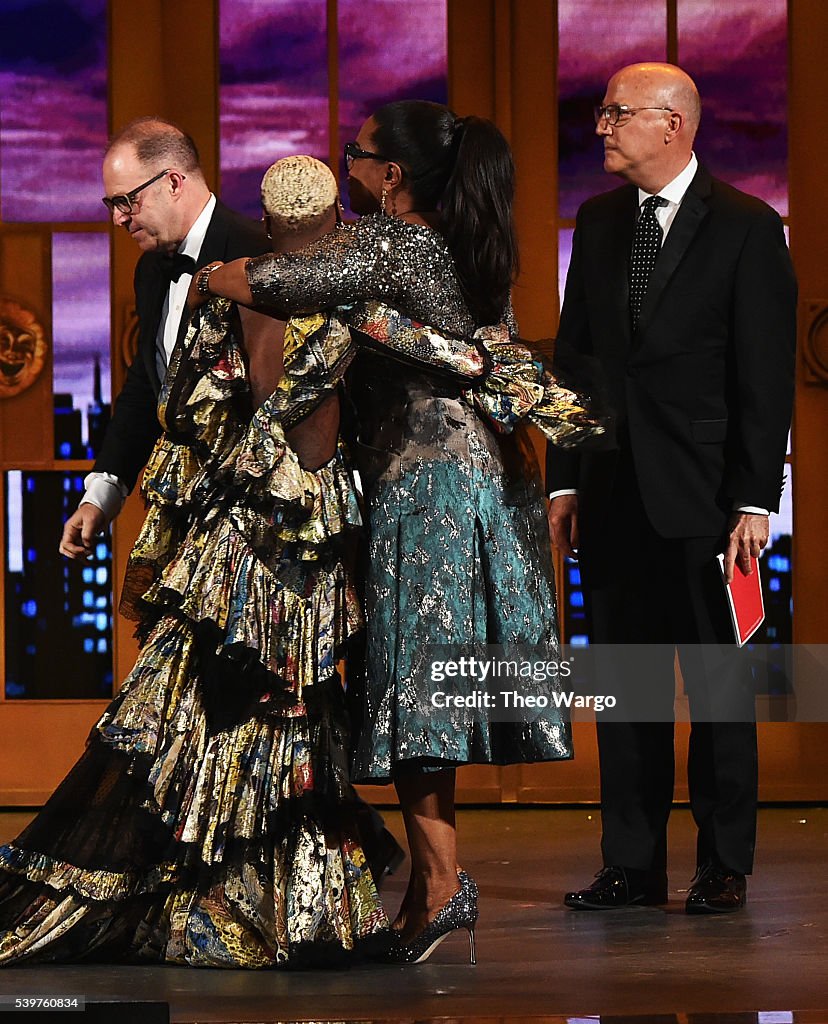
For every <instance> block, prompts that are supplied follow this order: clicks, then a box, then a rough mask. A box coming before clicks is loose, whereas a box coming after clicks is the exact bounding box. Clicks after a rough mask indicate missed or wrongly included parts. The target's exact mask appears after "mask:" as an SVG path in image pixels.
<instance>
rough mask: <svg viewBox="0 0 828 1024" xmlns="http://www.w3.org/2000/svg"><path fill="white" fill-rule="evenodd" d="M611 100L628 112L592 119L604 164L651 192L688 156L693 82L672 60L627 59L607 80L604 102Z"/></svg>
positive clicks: (694, 125)
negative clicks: (613, 117) (632, 61)
mask: <svg viewBox="0 0 828 1024" xmlns="http://www.w3.org/2000/svg"><path fill="white" fill-rule="evenodd" d="M613 105H615V106H618V107H622V108H627V110H628V113H622V115H621V116H620V117H619V118H618V121H617V123H616V124H610V123H609V120H608V119H607V118H602V119H601V120H600V121H599V123H598V126H597V128H596V132H597V134H598V135H600V136H601V137H602V138H603V140H604V169H605V170H606V171H608V172H609V173H611V174H618V175H620V176H621V177H622V178H625V179H626V180H627V181H630V182H632V183H633V184H635V185H638V186H639V188H642V189H644V190H645V191H647V192H651V193H655V192H657V191H658V190H659V189H660V188H662V187H663V186H664V185H666V184H667V183H668V182H670V181H672V179H673V178H675V177H676V176H677V175H678V174H680V173H681V171H682V170H683V169H684V168H685V167H686V166H687V164H688V162H689V160H690V156H691V153H692V151H693V140H694V139H695V137H696V131H697V129H698V127H699V121H700V119H701V102H700V100H699V93H698V90H697V89H696V85H695V83H694V82H693V79H692V78H691V77H690V76H689V75H688V74H687V73H686V72H685V71H682V70H681V68H678V67H676V66H675V65H674V64H658V63H644V64H629V65H628V66H627V67H624V68H621V70H620V71H616V73H615V74H614V75H613V76H612V78H611V79H610V80H609V83H608V84H607V91H606V93H605V95H604V106H613Z"/></svg>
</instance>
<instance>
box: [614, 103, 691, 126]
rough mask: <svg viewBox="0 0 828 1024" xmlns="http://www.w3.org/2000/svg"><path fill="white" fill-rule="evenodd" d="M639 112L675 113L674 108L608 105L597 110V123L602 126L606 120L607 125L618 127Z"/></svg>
mask: <svg viewBox="0 0 828 1024" xmlns="http://www.w3.org/2000/svg"><path fill="white" fill-rule="evenodd" d="M639 110H669V111H670V113H671V114H674V113H675V111H674V110H673V108H672V107H628V106H626V105H625V104H624V103H608V104H607V105H606V106H605V107H596V108H595V111H594V113H595V123H596V124H600V123H601V121H602V120H606V122H607V124H609V125H616V124H619V123H620V122H621V121H626V120H627V119H628V118H630V117H633V116H634V115H635V114H637V113H638V111H639Z"/></svg>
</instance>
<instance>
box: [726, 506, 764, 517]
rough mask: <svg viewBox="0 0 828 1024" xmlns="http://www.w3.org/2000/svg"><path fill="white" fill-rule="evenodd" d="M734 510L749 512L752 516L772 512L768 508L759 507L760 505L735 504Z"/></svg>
mask: <svg viewBox="0 0 828 1024" xmlns="http://www.w3.org/2000/svg"><path fill="white" fill-rule="evenodd" d="M733 511H734V512H747V513H749V514H750V515H752V516H769V515H770V512H769V511H768V510H767V509H766V508H759V506H758V505H738V504H737V505H734V506H733Z"/></svg>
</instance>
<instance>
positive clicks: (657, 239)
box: [630, 196, 667, 330]
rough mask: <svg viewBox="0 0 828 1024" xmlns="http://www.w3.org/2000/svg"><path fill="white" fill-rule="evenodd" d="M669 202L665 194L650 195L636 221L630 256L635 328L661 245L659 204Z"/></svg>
mask: <svg viewBox="0 0 828 1024" xmlns="http://www.w3.org/2000/svg"><path fill="white" fill-rule="evenodd" d="M666 205H667V200H666V199H663V198H662V197H661V196H647V198H646V199H645V200H644V202H643V203H642V204H641V214H640V215H639V218H638V223H637V224H636V225H635V235H634V236H633V244H632V259H631V260H630V316H631V317H632V327H633V330H635V329H636V327H638V318H639V317H640V316H641V304H642V303H643V302H644V296H645V295H646V294H647V282H648V281H649V280H650V274H651V273H652V272H653V267H654V266H655V262H656V257H657V256H658V250H659V249H660V248H661V225H660V224H659V223H658V220H657V219H656V215H655V212H656V208H657V207H659V206H666Z"/></svg>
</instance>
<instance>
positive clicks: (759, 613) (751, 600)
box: [716, 555, 765, 647]
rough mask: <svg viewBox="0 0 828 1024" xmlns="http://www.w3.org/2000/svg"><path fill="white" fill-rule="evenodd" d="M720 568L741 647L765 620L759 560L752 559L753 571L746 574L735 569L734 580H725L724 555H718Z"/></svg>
mask: <svg viewBox="0 0 828 1024" xmlns="http://www.w3.org/2000/svg"><path fill="white" fill-rule="evenodd" d="M716 557H717V558H718V559H719V568H720V569H721V571H722V582H723V583H724V586H725V594H726V595H727V603H728V605H729V607H730V618H731V620H732V622H733V633H734V636H735V638H736V643H737V645H738V646H739V647H744V645H745V644H746V643H747V642H748V640H750V638H751V637H752V636H753V634H754V633H755V632H756V630H757V629H758V628H759V627H760V626H761V625H762V623H763V622H764V621H765V602H764V601H763V599H762V578H761V576H760V575H759V560H758V559H757V558H752V559H751V565H752V566H753V572H752V573H751V574H750V575H749V576H746V575H745V574H744V573H743V572H742V570H741V569H740V568H739V563H738V562H737V563H736V566H735V568H734V570H733V581H732V582H731V583H727V582H725V576H724V555H717V556H716Z"/></svg>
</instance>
